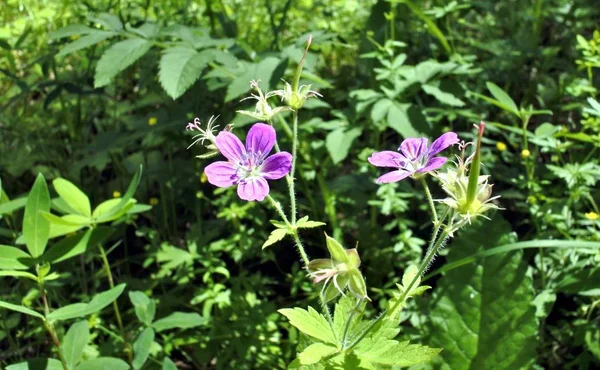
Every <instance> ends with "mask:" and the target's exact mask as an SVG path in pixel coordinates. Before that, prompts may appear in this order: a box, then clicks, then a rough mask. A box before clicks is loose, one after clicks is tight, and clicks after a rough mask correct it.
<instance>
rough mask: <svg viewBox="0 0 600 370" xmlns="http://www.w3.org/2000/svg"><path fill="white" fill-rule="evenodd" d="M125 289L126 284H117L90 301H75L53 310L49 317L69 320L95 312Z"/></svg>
mask: <svg viewBox="0 0 600 370" xmlns="http://www.w3.org/2000/svg"><path fill="white" fill-rule="evenodd" d="M124 289H125V284H120V285H117V286H116V287H114V288H113V289H110V290H107V291H105V292H102V293H99V294H97V295H95V296H94V298H92V300H91V301H90V303H75V304H70V305H67V306H63V307H61V308H59V309H57V310H55V311H53V312H51V313H50V314H49V315H48V316H47V317H48V319H49V320H69V319H75V318H78V317H83V316H88V315H91V314H94V313H96V312H99V311H101V310H102V309H103V308H105V307H106V306H108V305H109V304H111V303H112V302H113V301H114V300H116V299H117V298H119V296H120V295H121V293H123V290H124Z"/></svg>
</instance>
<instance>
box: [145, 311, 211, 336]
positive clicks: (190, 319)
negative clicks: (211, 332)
mask: <svg viewBox="0 0 600 370" xmlns="http://www.w3.org/2000/svg"><path fill="white" fill-rule="evenodd" d="M206 323H207V320H206V319H205V318H204V317H202V316H200V314H198V313H196V312H189V313H187V312H174V313H172V314H170V315H169V316H167V317H164V318H162V319H160V320H156V321H155V322H154V323H153V324H152V327H153V328H154V329H156V331H158V332H160V331H164V330H169V329H176V328H178V329H189V328H194V327H196V326H202V325H205V324H206Z"/></svg>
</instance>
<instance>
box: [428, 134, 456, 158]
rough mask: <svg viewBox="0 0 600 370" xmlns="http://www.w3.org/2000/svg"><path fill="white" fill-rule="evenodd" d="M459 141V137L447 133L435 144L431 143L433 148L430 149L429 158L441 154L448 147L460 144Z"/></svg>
mask: <svg viewBox="0 0 600 370" xmlns="http://www.w3.org/2000/svg"><path fill="white" fill-rule="evenodd" d="M458 141H459V140H458V135H456V133H454V132H446V133H445V134H443V135H442V136H440V137H438V138H437V139H435V141H434V142H433V143H431V146H430V147H429V149H428V151H427V154H428V155H429V156H434V155H436V154H438V153H439V152H441V151H442V150H444V149H446V148H447V147H449V146H452V145H454V144H456V143H458Z"/></svg>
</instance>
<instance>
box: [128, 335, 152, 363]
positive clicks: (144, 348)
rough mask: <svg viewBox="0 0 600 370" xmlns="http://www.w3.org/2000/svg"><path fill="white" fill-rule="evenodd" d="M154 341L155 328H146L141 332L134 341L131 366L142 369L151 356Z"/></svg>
mask: <svg viewBox="0 0 600 370" xmlns="http://www.w3.org/2000/svg"><path fill="white" fill-rule="evenodd" d="M152 342H154V329H152V328H146V329H144V331H142V332H141V333H140V335H139V336H138V338H137V339H136V340H135V342H133V355H134V357H133V362H132V363H131V366H133V368H134V369H135V370H138V369H141V368H142V366H144V364H145V363H146V360H148V356H150V347H152Z"/></svg>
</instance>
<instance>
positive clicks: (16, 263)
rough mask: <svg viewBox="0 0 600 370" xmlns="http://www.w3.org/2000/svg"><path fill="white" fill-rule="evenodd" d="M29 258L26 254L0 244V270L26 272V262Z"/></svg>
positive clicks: (27, 266)
mask: <svg viewBox="0 0 600 370" xmlns="http://www.w3.org/2000/svg"><path fill="white" fill-rule="evenodd" d="M29 260H31V256H30V255H29V254H27V253H26V252H24V251H22V250H20V249H18V248H15V247H11V246H8V245H2V244H0V270H27V269H28V268H29V267H30V266H29V265H28V264H26V263H27V261H29Z"/></svg>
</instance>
